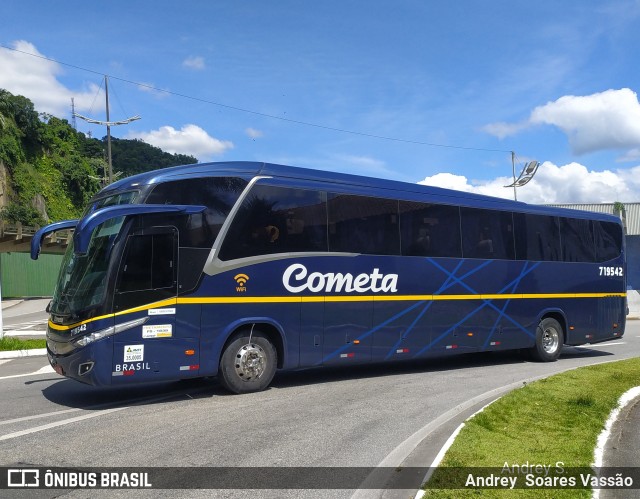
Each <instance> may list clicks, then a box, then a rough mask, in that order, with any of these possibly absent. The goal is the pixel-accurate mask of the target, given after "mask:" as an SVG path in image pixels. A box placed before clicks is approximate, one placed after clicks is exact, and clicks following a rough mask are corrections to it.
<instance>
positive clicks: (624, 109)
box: [483, 88, 640, 154]
mask: <svg viewBox="0 0 640 499" xmlns="http://www.w3.org/2000/svg"><path fill="white" fill-rule="evenodd" d="M533 125H552V126H556V127H558V128H559V129H560V130H562V131H563V132H564V133H565V134H566V135H567V138H568V140H569V144H570V145H571V148H572V149H573V151H574V152H575V153H576V154H584V153H588V152H593V151H600V150H605V149H624V148H633V147H637V146H640V102H638V95H637V94H636V93H635V92H634V91H632V90H630V89H628V88H622V89H620V90H607V91H605V92H600V93H595V94H592V95H586V96H575V95H566V96H564V97H560V98H559V99H558V100H556V101H553V102H549V103H547V104H545V105H544V106H538V107H536V108H535V109H534V110H533V111H532V112H531V115H530V116H529V119H528V120H527V121H526V122H524V123H514V124H509V123H492V124H489V125H486V126H485V127H484V128H483V130H484V131H485V132H487V133H490V134H492V135H495V136H496V137H499V138H501V139H502V138H504V137H507V136H509V135H514V134H516V133H518V132H520V131H521V130H523V129H525V128H528V127H530V126H533Z"/></svg>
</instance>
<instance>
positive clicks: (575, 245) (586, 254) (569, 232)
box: [560, 218, 596, 262]
mask: <svg viewBox="0 0 640 499" xmlns="http://www.w3.org/2000/svg"><path fill="white" fill-rule="evenodd" d="M560 237H561V238H562V239H561V240H562V259H563V260H564V261H565V262H595V260H596V254H595V253H596V251H595V245H594V241H593V233H592V229H591V221H590V220H582V219H578V218H561V219H560Z"/></svg>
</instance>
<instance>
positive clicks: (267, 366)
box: [218, 329, 278, 393]
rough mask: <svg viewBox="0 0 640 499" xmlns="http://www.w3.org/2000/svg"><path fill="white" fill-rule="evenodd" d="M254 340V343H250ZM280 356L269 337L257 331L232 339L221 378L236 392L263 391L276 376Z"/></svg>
mask: <svg viewBox="0 0 640 499" xmlns="http://www.w3.org/2000/svg"><path fill="white" fill-rule="evenodd" d="M249 337H251V342H249ZM277 364H278V354H277V352H276V348H275V347H274V346H273V343H271V341H270V340H269V338H268V337H267V335H266V334H264V333H263V332H261V331H258V330H257V329H254V331H253V334H251V333H250V331H249V330H245V331H241V332H239V333H238V334H236V335H235V336H234V337H232V339H231V341H230V342H229V343H228V344H227V346H226V347H225V349H224V352H223V353H222V357H221V358H220V366H219V375H218V378H219V380H220V383H221V384H222V386H224V387H225V388H226V389H227V390H229V391H230V392H232V393H251V392H259V391H262V390H264V389H265V388H267V386H269V383H271V380H272V379H273V376H274V375H275V373H276V366H277Z"/></svg>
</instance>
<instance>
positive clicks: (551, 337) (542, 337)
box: [529, 317, 564, 362]
mask: <svg viewBox="0 0 640 499" xmlns="http://www.w3.org/2000/svg"><path fill="white" fill-rule="evenodd" d="M563 344H564V332H563V330H562V326H561V325H560V323H559V322H558V321H557V320H555V319H552V318H551V317H545V318H544V319H542V320H541V321H540V324H538V327H537V328H536V344H535V345H534V346H533V347H532V348H531V350H530V351H529V352H530V354H531V358H533V360H537V361H539V362H553V361H554V360H557V359H558V357H560V352H561V351H562V345H563Z"/></svg>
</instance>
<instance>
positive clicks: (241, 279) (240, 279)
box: [233, 274, 249, 293]
mask: <svg viewBox="0 0 640 499" xmlns="http://www.w3.org/2000/svg"><path fill="white" fill-rule="evenodd" d="M233 279H234V280H235V281H236V282H237V283H238V286H237V287H236V291H237V292H238V293H241V292H244V291H246V290H247V288H246V287H245V284H247V281H248V280H249V276H248V275H247V274H238V275H236V276H235V277H234V278H233Z"/></svg>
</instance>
